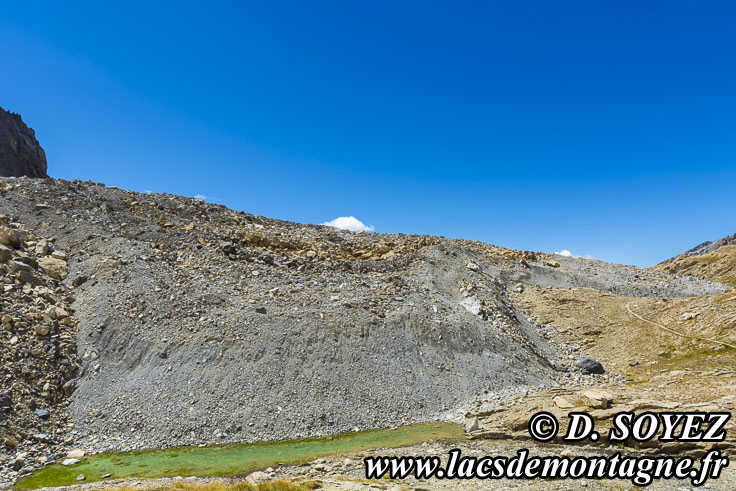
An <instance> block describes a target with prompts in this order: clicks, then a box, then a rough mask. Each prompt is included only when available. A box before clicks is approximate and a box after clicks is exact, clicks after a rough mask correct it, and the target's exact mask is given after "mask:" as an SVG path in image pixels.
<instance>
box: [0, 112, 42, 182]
mask: <svg viewBox="0 0 736 491" xmlns="http://www.w3.org/2000/svg"><path fill="white" fill-rule="evenodd" d="M3 176H4V177H20V176H27V177H47V176H46V153H45V152H44V151H43V148H41V145H40V144H39V143H38V140H36V133H35V132H34V131H33V130H32V129H31V128H29V127H28V126H26V124H25V123H24V122H23V119H22V118H21V117H20V115H19V114H15V113H12V112H9V111H6V110H5V109H3V108H2V107H0V177H3Z"/></svg>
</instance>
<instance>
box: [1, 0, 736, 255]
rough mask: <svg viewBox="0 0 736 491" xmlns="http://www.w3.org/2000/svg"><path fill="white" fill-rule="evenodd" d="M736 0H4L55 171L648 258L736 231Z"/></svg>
mask: <svg viewBox="0 0 736 491" xmlns="http://www.w3.org/2000/svg"><path fill="white" fill-rule="evenodd" d="M735 19H736V4H734V3H733V2H729V1H709V2H697V1H662V2H654V1H652V2H641V1H637V2H627V1H610V2H603V1H601V2H590V1H579V2H569V1H560V2H548V1H523V0H522V1H519V0H514V1H507V2H458V1H452V2H449V1H448V2H428V1H422V2H397V1H386V2H383V1H371V2H344V1H334V2H325V1H310V2H306V1H298V2H280V1H258V2H255V1H253V2H217V1H208V2H182V1H179V2H163V1H157V2H134V1H126V2H99V1H96V2H7V3H4V4H3V11H2V14H0V66H2V67H3V74H2V76H0V106H2V107H4V108H6V109H9V110H12V111H15V112H19V113H20V114H22V115H23V117H24V119H25V120H26V121H27V122H28V123H29V124H30V125H31V126H32V127H33V128H34V129H35V130H36V132H37V136H38V138H39V140H40V141H41V143H42V145H43V146H44V148H45V150H46V154H47V157H48V160H49V173H50V174H51V175H52V176H54V177H61V178H66V179H72V178H81V179H85V180H86V179H91V180H94V181H99V182H104V183H106V184H110V185H113V184H114V185H117V186H121V187H125V188H129V189H133V190H136V191H146V190H151V191H156V192H170V193H176V194H183V195H187V196H194V195H205V196H207V198H208V199H209V200H211V201H215V202H222V203H224V204H226V205H228V206H230V207H232V208H236V209H239V210H245V211H248V212H251V213H256V214H260V215H265V216H269V217H274V218H281V219H286V220H293V221H297V222H306V223H321V222H324V221H327V220H332V219H334V218H336V217H338V216H350V215H352V216H355V217H357V218H359V219H360V220H362V221H364V222H365V223H366V224H370V225H373V226H374V227H375V230H376V231H377V232H403V233H420V234H434V235H443V236H447V237H459V238H468V239H477V240H482V241H486V242H490V243H495V244H499V245H503V246H507V247H513V248H518V249H531V250H541V251H549V252H552V251H559V250H562V249H568V250H571V251H572V252H573V253H574V254H579V255H586V254H591V255H593V256H595V257H598V258H601V259H604V260H607V261H615V262H622V263H628V264H636V265H640V266H650V265H653V264H655V263H657V262H659V261H660V260H663V259H665V258H667V257H669V256H672V255H674V254H677V253H679V252H682V251H683V250H685V249H688V248H690V247H692V246H694V245H696V244H697V243H699V242H702V241H705V240H709V239H715V238H718V237H721V236H724V235H727V234H732V233H734V232H736V220H734V217H736V200H735V199H734V194H735V193H734V189H736V116H735V115H736V89H734V88H735V87H736V30H735V29H733V22H734V20H735Z"/></svg>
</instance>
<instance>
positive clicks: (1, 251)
mask: <svg viewBox="0 0 736 491" xmlns="http://www.w3.org/2000/svg"><path fill="white" fill-rule="evenodd" d="M11 259H13V251H12V249H10V248H9V247H7V246H4V245H0V264H2V263H7V262H8V261H10V260H11Z"/></svg>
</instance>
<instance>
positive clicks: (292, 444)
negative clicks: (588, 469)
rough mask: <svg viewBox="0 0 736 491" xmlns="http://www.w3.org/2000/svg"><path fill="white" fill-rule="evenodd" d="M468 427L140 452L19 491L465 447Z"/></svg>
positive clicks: (47, 475)
mask: <svg viewBox="0 0 736 491" xmlns="http://www.w3.org/2000/svg"><path fill="white" fill-rule="evenodd" d="M464 439H465V432H464V431H463V429H462V427H461V426H459V425H456V424H451V423H423V424H418V425H412V426H401V427H399V428H395V429H386V430H370V431H361V432H357V433H344V434H342V435H334V436H330V437H325V438H307V439H303V440H285V441H278V442H260V443H246V444H233V445H217V446H211V447H177V448H171V449H166V450H140V451H134V452H126V453H106V454H99V455H91V456H89V457H84V458H83V459H82V461H81V463H79V464H77V465H72V466H68V467H67V466H63V465H60V464H54V465H50V466H48V467H44V468H42V469H39V470H38V471H36V472H34V473H33V474H32V475H31V476H29V477H27V478H24V479H23V480H21V481H20V482H19V483H18V484H17V485H16V488H17V489H37V488H42V487H46V486H65V485H69V484H76V483H77V481H76V478H77V476H78V475H79V474H84V475H85V476H86V478H87V479H86V481H85V482H94V481H99V480H101V479H102V476H103V475H105V474H108V473H110V474H112V476H111V477H110V479H121V478H126V477H132V478H152V477H170V476H183V477H186V476H232V475H237V474H243V473H247V472H251V471H254V470H257V469H264V468H266V467H273V466H276V465H278V463H279V462H282V463H285V464H300V463H304V462H309V461H310V460H312V459H315V458H317V457H324V456H327V455H334V454H341V453H347V452H358V451H361V450H368V449H371V448H380V447H403V446H407V445H414V444H417V443H422V442H424V441H427V440H450V441H461V440H464Z"/></svg>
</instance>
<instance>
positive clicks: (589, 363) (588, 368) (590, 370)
mask: <svg viewBox="0 0 736 491" xmlns="http://www.w3.org/2000/svg"><path fill="white" fill-rule="evenodd" d="M578 369H579V370H580V373H582V374H583V375H591V374H596V375H600V374H603V373H606V370H605V368H603V365H601V364H600V362H599V361H597V360H594V359H593V358H581V359H580V361H578Z"/></svg>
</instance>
